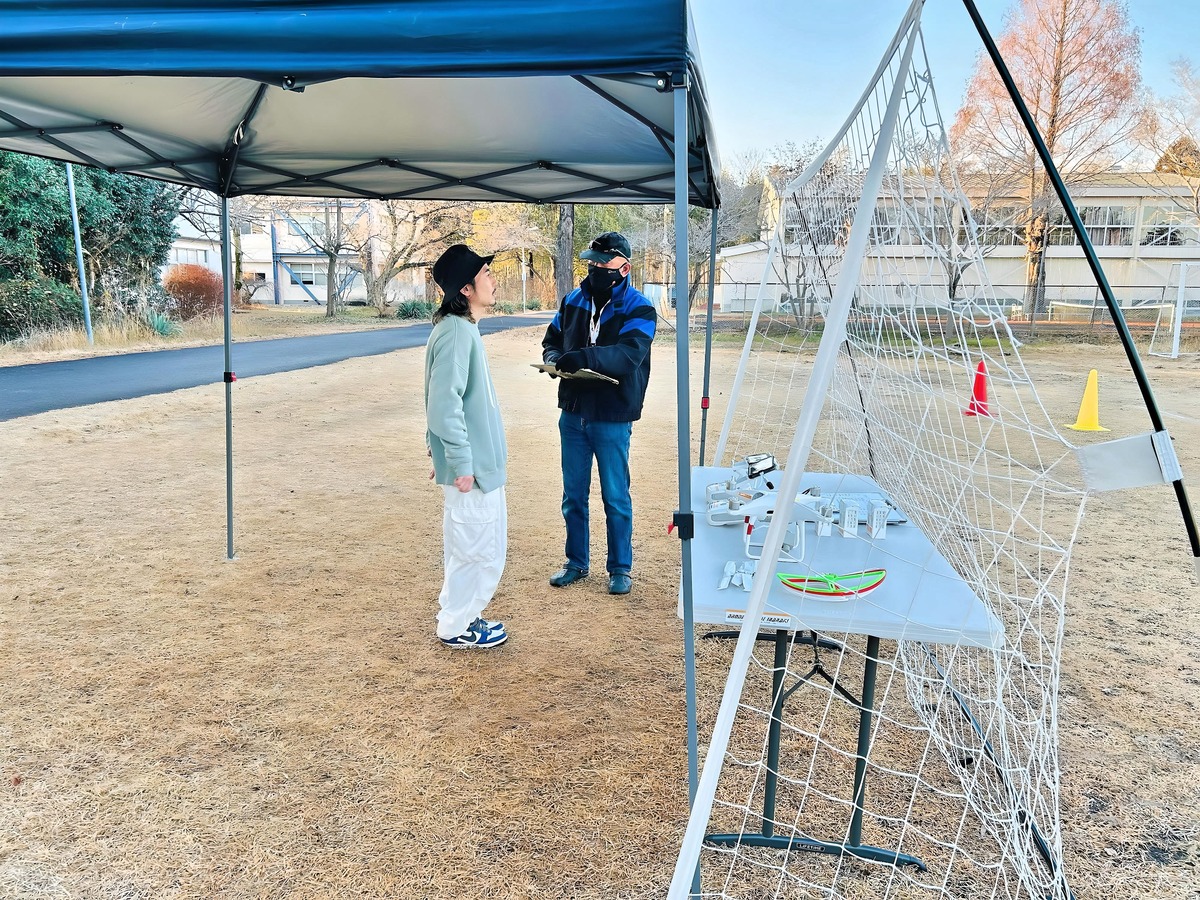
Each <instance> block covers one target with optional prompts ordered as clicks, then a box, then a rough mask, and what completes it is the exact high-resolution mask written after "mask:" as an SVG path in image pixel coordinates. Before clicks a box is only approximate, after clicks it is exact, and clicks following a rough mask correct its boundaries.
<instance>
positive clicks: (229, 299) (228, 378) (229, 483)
mask: <svg viewBox="0 0 1200 900" xmlns="http://www.w3.org/2000/svg"><path fill="white" fill-rule="evenodd" d="M230 243H231V241H230V235H229V198H228V197H222V198H221V281H222V284H223V285H224V291H223V296H222V306H223V308H224V314H225V377H224V381H225V558H226V560H233V559H234V558H235V557H234V555H233V378H234V375H233V338H232V334H233V261H232V259H231V258H230V257H231V254H230Z"/></svg>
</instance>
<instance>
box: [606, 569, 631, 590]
mask: <svg viewBox="0 0 1200 900" xmlns="http://www.w3.org/2000/svg"><path fill="white" fill-rule="evenodd" d="M632 587H633V579H632V578H630V577H629V576H628V575H626V574H625V573H624V572H617V573H616V574H615V575H609V576H608V592H609V593H610V594H628V593H629V590H630V588H632Z"/></svg>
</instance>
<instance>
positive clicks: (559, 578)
mask: <svg viewBox="0 0 1200 900" xmlns="http://www.w3.org/2000/svg"><path fill="white" fill-rule="evenodd" d="M587 575H588V573H587V569H577V568H575V567H574V566H563V567H562V568H561V569H559V570H558V571H557V572H555V573H554V574H553V575H551V576H550V584H551V586H552V587H566V586H567V585H568V584H574V583H575V582H577V581H578V580H579V579H581V578H587Z"/></svg>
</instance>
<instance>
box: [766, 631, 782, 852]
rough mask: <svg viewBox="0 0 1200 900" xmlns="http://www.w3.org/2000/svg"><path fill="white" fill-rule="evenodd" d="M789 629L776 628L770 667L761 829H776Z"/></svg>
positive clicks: (769, 830)
mask: <svg viewBox="0 0 1200 900" xmlns="http://www.w3.org/2000/svg"><path fill="white" fill-rule="evenodd" d="M787 651H788V633H787V632H786V631H776V632H775V659H774V662H773V664H772V665H773V668H772V669H771V697H772V698H773V700H772V703H771V724H770V725H769V726H767V777H766V781H765V782H764V784H763V815H762V833H763V836H764V837H770V836H771V835H773V834H774V833H775V791H776V789H777V788H778V785H779V745H780V743H781V742H782V740H783V701H784V699H786V695H785V694H784V692H783V676H784V673H785V671H786V670H787Z"/></svg>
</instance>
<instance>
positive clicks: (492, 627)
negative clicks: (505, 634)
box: [471, 618, 504, 631]
mask: <svg viewBox="0 0 1200 900" xmlns="http://www.w3.org/2000/svg"><path fill="white" fill-rule="evenodd" d="M476 625H478V626H479V627H480V628H481V629H483V630H484V631H503V630H504V623H503V622H489V621H488V620H487V619H484V618H478V619H476V620H475V621H474V622H472V623H471V626H472V627H474V626H476Z"/></svg>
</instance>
